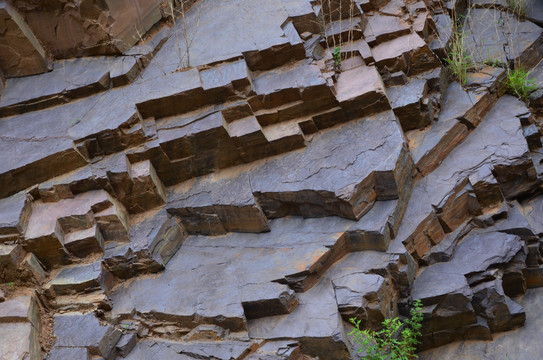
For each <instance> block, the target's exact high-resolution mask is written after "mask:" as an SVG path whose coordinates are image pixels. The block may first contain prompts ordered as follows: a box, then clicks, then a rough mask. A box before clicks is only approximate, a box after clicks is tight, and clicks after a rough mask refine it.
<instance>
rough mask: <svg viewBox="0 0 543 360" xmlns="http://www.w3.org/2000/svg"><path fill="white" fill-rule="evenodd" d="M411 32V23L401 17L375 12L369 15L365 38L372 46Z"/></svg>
mask: <svg viewBox="0 0 543 360" xmlns="http://www.w3.org/2000/svg"><path fill="white" fill-rule="evenodd" d="M410 32H411V29H410V27H409V24H408V23H407V22H406V21H405V20H403V19H402V18H400V17H397V16H388V15H381V14H379V13H375V14H374V15H372V16H368V25H367V26H366V29H365V30H364V38H365V39H366V41H367V42H368V44H369V45H370V46H371V47H374V46H376V45H379V44H381V43H383V42H386V41H389V40H393V39H395V38H397V37H400V36H403V35H407V34H409V33H410Z"/></svg>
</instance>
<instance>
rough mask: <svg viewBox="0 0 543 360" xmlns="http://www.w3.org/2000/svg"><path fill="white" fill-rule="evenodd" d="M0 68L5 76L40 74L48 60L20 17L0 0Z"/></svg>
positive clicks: (47, 68) (8, 4) (48, 63)
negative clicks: (0, 32)
mask: <svg viewBox="0 0 543 360" xmlns="http://www.w3.org/2000/svg"><path fill="white" fill-rule="evenodd" d="M0 28H2V29H3V31H2V35H1V36H0V49H1V51H0V70H1V71H2V72H3V73H4V75H5V76H6V77H8V78H10V77H18V76H28V75H34V74H41V73H44V72H46V71H49V70H50V69H51V65H50V61H49V59H48V58H47V55H46V53H45V50H44V49H43V48H42V46H41V45H40V43H39V41H38V39H36V36H35V35H34V33H33V32H32V30H31V29H30V28H29V27H28V25H27V23H26V22H25V20H24V19H23V17H22V16H21V15H20V14H19V13H18V12H17V10H16V9H15V8H14V7H13V6H12V5H11V4H10V3H8V2H7V1H2V2H1V3H0Z"/></svg>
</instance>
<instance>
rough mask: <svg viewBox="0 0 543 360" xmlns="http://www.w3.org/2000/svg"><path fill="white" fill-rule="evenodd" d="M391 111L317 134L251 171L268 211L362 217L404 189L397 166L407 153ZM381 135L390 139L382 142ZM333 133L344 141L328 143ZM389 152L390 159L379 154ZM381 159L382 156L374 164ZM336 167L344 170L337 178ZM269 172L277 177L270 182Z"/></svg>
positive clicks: (273, 215)
mask: <svg viewBox="0 0 543 360" xmlns="http://www.w3.org/2000/svg"><path fill="white" fill-rule="evenodd" d="M390 114H391V113H390V112H387V113H381V114H379V115H376V116H373V117H371V118H368V119H365V120H358V121H356V122H351V123H348V124H346V125H344V126H342V127H340V128H337V129H334V130H330V131H328V132H326V133H323V134H321V135H318V136H317V137H314V138H313V139H312V141H311V143H309V144H308V146H307V148H306V149H304V150H301V151H297V152H292V153H289V154H286V155H285V156H283V157H281V158H278V159H270V160H267V161H265V162H264V163H263V164H262V166H259V167H258V168H257V169H256V170H255V171H253V173H252V174H251V186H252V190H253V193H254V194H255V196H256V198H257V200H258V202H259V204H260V206H261V207H262V210H263V211H264V213H265V214H266V216H267V217H269V218H276V217H283V216H286V215H302V216H304V217H322V216H326V215H337V216H342V217H346V218H349V219H359V218H360V217H361V216H362V215H363V214H365V213H366V212H367V211H369V209H370V208H371V205H372V204H373V202H374V201H375V200H389V199H394V198H397V197H398V194H399V191H400V190H402V189H401V188H399V184H400V183H402V182H403V180H404V179H400V174H399V173H398V170H399V169H398V168H397V166H399V164H400V163H403V161H404V158H406V159H407V158H408V155H407V154H406V153H405V149H404V148H403V146H402V140H401V132H400V130H399V128H398V126H397V125H396V123H395V122H393V121H391V118H390ZM373 132H378V133H379V137H377V136H372V135H371V134H372V133H373ZM356 134H362V136H363V137H364V139H365V140H364V141H362V142H360V140H358V139H356V138H357V135H356ZM382 136H384V137H385V138H386V139H387V140H386V141H384V142H379V141H378V139H380V138H381V137H382ZM329 137H334V138H335V139H336V140H337V143H338V144H341V145H340V146H337V145H335V144H333V143H331V142H328V141H327V140H326V139H327V138H329ZM385 153H386V154H387V155H386V158H387V163H383V161H382V159H383V157H381V156H380V154H385ZM322 154H327V156H326V157H323V156H322ZM349 154H351V155H349ZM391 155H392V156H391ZM377 158H379V159H380V160H379V161H378V163H375V162H374V159H377ZM407 162H409V159H408V160H407ZM302 164H303V166H301V165H302ZM373 167H375V168H374V169H375V170H374V171H372V168H373ZM287 169H288V170H289V171H288V174H287V173H285V171H286V170H287ZM292 169H295V171H292ZM336 169H341V170H342V171H341V177H339V178H334V176H333V175H332V173H335V170H336ZM270 174H273V176H275V177H276V178H277V180H275V181H273V182H270V180H269V176H270ZM351 174H352V175H351ZM351 176H353V177H356V178H357V179H360V180H359V183H357V184H353V183H352V182H351V180H350V179H351ZM377 184H379V185H378V186H377Z"/></svg>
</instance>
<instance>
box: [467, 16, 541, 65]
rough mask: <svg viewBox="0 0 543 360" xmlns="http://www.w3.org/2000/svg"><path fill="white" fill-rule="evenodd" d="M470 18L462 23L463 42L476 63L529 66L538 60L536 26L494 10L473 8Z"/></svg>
mask: <svg viewBox="0 0 543 360" xmlns="http://www.w3.org/2000/svg"><path fill="white" fill-rule="evenodd" d="M470 15H471V16H469V18H468V19H467V21H466V24H464V29H465V31H466V34H467V37H466V40H465V43H466V48H467V50H468V52H469V54H471V56H473V59H474V60H475V61H476V62H485V61H493V60H494V61H500V62H502V63H506V62H507V61H517V62H518V63H521V64H525V65H524V66H527V67H531V66H534V65H535V64H537V63H538V62H539V60H540V59H541V54H539V49H538V47H540V44H541V41H542V38H541V35H542V33H543V29H542V28H540V27H539V26H537V25H535V24H534V23H532V22H530V21H519V20H518V19H517V17H516V16H515V15H513V14H510V13H507V12H502V11H500V10H496V9H473V11H472V12H471V14H470ZM509 44H514V45H509Z"/></svg>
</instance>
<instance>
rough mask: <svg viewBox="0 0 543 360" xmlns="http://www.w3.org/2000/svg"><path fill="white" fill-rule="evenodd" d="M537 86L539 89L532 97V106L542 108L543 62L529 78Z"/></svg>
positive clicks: (534, 69) (533, 70)
mask: <svg viewBox="0 0 543 360" xmlns="http://www.w3.org/2000/svg"><path fill="white" fill-rule="evenodd" d="M528 78H529V79H531V80H532V81H533V82H534V83H535V84H537V87H538V89H537V90H536V91H535V92H534V93H532V94H531V95H530V104H531V105H532V106H541V105H543V61H540V62H539V64H537V65H536V66H535V67H534V68H533V69H532V71H531V72H530V75H529V76H528Z"/></svg>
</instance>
